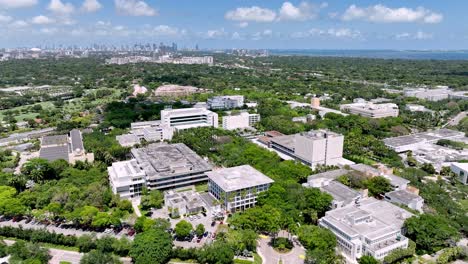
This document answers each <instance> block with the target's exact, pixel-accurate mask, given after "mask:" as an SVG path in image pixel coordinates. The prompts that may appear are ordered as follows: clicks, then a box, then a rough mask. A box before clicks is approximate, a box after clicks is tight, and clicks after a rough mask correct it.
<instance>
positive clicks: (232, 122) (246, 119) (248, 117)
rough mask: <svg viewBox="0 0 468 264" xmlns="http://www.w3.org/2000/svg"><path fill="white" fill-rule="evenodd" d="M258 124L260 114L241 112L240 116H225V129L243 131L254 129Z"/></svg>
mask: <svg viewBox="0 0 468 264" xmlns="http://www.w3.org/2000/svg"><path fill="white" fill-rule="evenodd" d="M258 122H260V115H259V114H249V113H248V112H241V113H238V114H231V115H228V116H223V129H226V130H235V129H243V128H248V127H252V126H253V125H255V124H256V123H258Z"/></svg>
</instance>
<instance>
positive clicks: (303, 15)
mask: <svg viewBox="0 0 468 264" xmlns="http://www.w3.org/2000/svg"><path fill="white" fill-rule="evenodd" d="M327 6H328V4H327V3H322V4H321V5H319V6H317V5H313V4H311V3H308V2H301V3H300V4H299V5H298V6H294V5H293V4H292V3H291V2H284V3H283V5H282V6H281V8H280V10H279V20H297V21H305V20H309V19H313V18H315V17H317V15H318V13H319V12H320V10H321V9H323V8H325V7H327Z"/></svg>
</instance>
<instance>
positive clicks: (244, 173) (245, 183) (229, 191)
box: [206, 165, 274, 212]
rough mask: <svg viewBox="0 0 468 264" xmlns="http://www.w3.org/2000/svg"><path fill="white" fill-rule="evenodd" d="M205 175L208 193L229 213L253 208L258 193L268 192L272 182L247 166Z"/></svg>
mask: <svg viewBox="0 0 468 264" xmlns="http://www.w3.org/2000/svg"><path fill="white" fill-rule="evenodd" d="M206 174H207V175H208V178H209V181H208V191H209V193H210V194H211V195H212V196H214V197H215V198H216V199H217V200H219V201H221V203H222V204H223V205H224V208H225V209H226V210H227V211H230V212H235V211H242V210H244V209H247V208H251V207H254V206H255V204H256V203H257V197H258V195H259V193H261V192H264V191H266V190H268V189H269V188H270V185H271V184H272V183H273V182H274V181H273V180H272V179H270V178H269V177H267V176H265V175H264V174H263V173H261V172H259V171H257V170H256V169H254V168H252V167H251V166H249V165H243V166H237V167H232V168H224V169H220V170H216V171H211V172H207V173H206Z"/></svg>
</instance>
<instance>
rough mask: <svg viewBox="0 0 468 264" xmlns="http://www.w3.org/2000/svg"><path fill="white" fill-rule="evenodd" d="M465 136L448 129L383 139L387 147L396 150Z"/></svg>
mask: <svg viewBox="0 0 468 264" xmlns="http://www.w3.org/2000/svg"><path fill="white" fill-rule="evenodd" d="M464 136H465V134H464V133H463V132H460V131H455V130H450V129H438V130H434V131H428V132H422V133H416V134H412V135H407V136H400V137H392V138H386V139H384V143H385V144H386V145H387V146H390V147H393V148H397V147H402V146H407V145H411V144H416V143H421V142H436V141H437V140H439V139H450V138H454V137H464Z"/></svg>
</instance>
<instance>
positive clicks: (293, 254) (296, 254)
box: [257, 236, 305, 264]
mask: <svg viewBox="0 0 468 264" xmlns="http://www.w3.org/2000/svg"><path fill="white" fill-rule="evenodd" d="M270 241H271V238H270V237H265V236H260V238H259V240H258V246H257V252H258V254H259V255H260V257H262V259H263V264H277V263H278V262H279V261H280V260H282V261H283V263H284V264H304V258H305V249H304V248H303V247H302V246H298V245H295V246H294V248H293V249H292V250H291V251H290V252H288V253H285V254H281V253H278V252H277V251H275V250H274V249H273V248H272V247H271V246H270V245H269V243H270Z"/></svg>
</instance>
